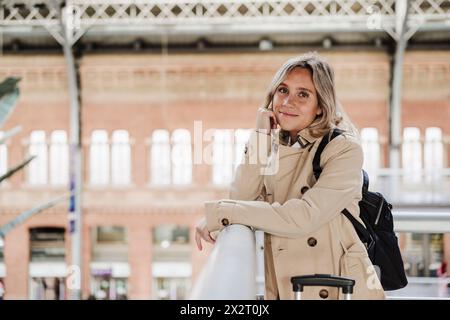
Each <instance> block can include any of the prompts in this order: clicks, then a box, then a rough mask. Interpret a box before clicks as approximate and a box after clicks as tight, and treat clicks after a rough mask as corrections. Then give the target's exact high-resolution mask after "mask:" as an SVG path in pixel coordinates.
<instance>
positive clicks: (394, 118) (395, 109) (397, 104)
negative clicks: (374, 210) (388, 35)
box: [389, 0, 408, 199]
mask: <svg viewBox="0 0 450 320" xmlns="http://www.w3.org/2000/svg"><path fill="white" fill-rule="evenodd" d="M395 11H396V19H397V20H396V35H397V39H396V41H397V44H396V49H395V56H394V61H393V70H392V84H391V103H390V145H389V167H390V168H391V170H392V172H393V175H392V176H391V179H392V180H391V192H392V197H393V198H394V199H395V198H396V193H397V189H398V188H397V184H398V179H399V175H398V172H399V169H400V146H401V136H402V134H401V132H402V113H401V108H402V104H401V100H402V80H403V57H404V54H405V49H406V43H407V39H406V37H405V31H406V22H407V19H408V1H407V0H401V1H396V3H395Z"/></svg>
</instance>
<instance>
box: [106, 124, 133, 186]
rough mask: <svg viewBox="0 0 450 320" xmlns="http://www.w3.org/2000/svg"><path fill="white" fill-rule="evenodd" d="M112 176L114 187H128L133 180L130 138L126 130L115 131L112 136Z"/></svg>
mask: <svg viewBox="0 0 450 320" xmlns="http://www.w3.org/2000/svg"><path fill="white" fill-rule="evenodd" d="M111 169H112V171H111V175H112V179H111V180H112V183H113V184H114V185H127V184H129V183H130V180H131V147H130V137H129V135H128V131H126V130H115V131H114V132H113V134H112V147H111Z"/></svg>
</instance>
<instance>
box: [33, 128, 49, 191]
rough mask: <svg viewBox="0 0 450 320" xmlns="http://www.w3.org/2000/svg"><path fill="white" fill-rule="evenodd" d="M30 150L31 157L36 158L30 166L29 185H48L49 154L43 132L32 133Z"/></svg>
mask: <svg viewBox="0 0 450 320" xmlns="http://www.w3.org/2000/svg"><path fill="white" fill-rule="evenodd" d="M29 148H30V149H29V153H30V155H35V156H36V158H35V159H33V160H32V161H31V162H30V164H29V165H28V170H29V171H28V173H29V174H28V183H29V184H30V185H43V184H47V176H48V154H47V143H46V141H45V132H44V131H43V130H36V131H32V132H31V135H30V146H29Z"/></svg>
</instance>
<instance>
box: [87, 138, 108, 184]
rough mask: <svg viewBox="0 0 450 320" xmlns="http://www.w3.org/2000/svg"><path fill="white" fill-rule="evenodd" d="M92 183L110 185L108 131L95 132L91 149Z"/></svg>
mask: <svg viewBox="0 0 450 320" xmlns="http://www.w3.org/2000/svg"><path fill="white" fill-rule="evenodd" d="M89 162H90V172H89V174H90V183H91V184H92V185H106V184H108V183H109V172H110V170H109V144H108V133H107V132H106V130H94V131H93V132H92V135H91V147H90V161H89Z"/></svg>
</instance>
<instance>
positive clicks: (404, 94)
mask: <svg viewBox="0 0 450 320" xmlns="http://www.w3.org/2000/svg"><path fill="white" fill-rule="evenodd" d="M311 50H315V51H318V52H319V53H320V54H321V55H323V56H324V57H325V58H327V60H328V61H329V62H330V63H331V64H332V66H333V67H334V69H335V73H336V85H337V94H338V99H339V100H340V102H341V103H342V105H343V106H344V109H345V111H346V112H347V113H348V114H349V116H350V118H351V119H352V120H353V122H354V123H355V125H356V126H357V127H358V129H359V132H360V135H361V140H362V144H363V148H364V153H365V162H364V167H365V169H366V170H367V171H368V172H369V175H370V177H371V189H372V190H376V191H380V192H382V193H383V194H384V195H385V196H386V198H387V199H388V200H389V201H390V202H391V203H392V204H393V206H394V216H395V219H396V220H395V228H396V231H397V232H398V235H399V240H400V246H401V249H402V255H403V258H404V263H405V268H406V271H407V274H408V276H409V280H410V285H409V286H408V287H407V288H405V289H402V290H399V291H398V292H393V293H392V295H393V296H398V297H402V296H403V297H410V296H420V297H424V298H426V297H449V291H448V290H449V289H448V286H447V284H448V273H447V272H446V268H447V267H446V266H447V264H448V263H449V262H450V178H449V177H450V169H449V163H450V162H449V161H450V159H449V158H450V149H449V141H450V139H449V137H450V125H449V123H450V86H449V83H450V1H438V0H435V1H419V0H413V1H404V0H402V1H392V0H383V1H351V0H345V1H300V0H297V1H289V0H276V1H275V0H273V1H272V0H264V1H263V0H248V1H244V0H240V1H239V0H236V1H235V0H205V1H201V0H200V1H199V0H197V1H194V0H170V1H162V0H158V1H137V0H136V1H126V0H102V1H98V0H96V1H84V0H73V1H51V0H49V1H32V0H30V1H7V0H2V1H0V83H1V85H0V110H1V116H2V119H1V121H2V122H1V127H0V130H1V144H0V176H1V177H0V179H1V180H0V183H1V184H0V297H3V298H5V299H69V298H82V299H185V298H187V297H188V294H189V291H190V290H191V288H192V286H193V284H194V283H195V281H196V279H197V278H198V275H199V273H200V272H201V270H202V266H203V265H204V264H205V262H206V261H207V259H208V254H209V253H210V252H211V250H212V247H211V246H210V245H207V248H206V250H204V251H201V252H200V251H198V250H197V249H196V246H195V240H194V227H195V224H196V222H197V221H198V219H199V218H201V217H202V216H203V202H204V201H206V200H214V199H221V198H227V197H228V187H229V183H230V181H231V179H232V177H233V171H234V166H235V164H236V161H235V159H239V158H240V156H241V154H242V151H243V144H244V143H245V142H246V137H247V135H248V132H249V131H248V130H249V129H251V128H253V127H254V124H255V119H256V117H255V115H256V110H257V109H258V107H259V106H260V105H261V104H262V102H263V100H264V96H265V93H266V89H267V87H268V85H269V83H270V81H271V79H272V77H273V75H274V73H275V72H276V70H277V69H278V68H279V67H280V66H281V65H282V64H283V62H284V61H285V60H287V59H288V58H290V57H292V56H295V55H299V54H301V53H304V52H307V51H311ZM194 121H201V128H202V130H203V132H204V131H206V130H208V129H211V130H214V131H213V132H214V134H213V137H212V138H211V140H210V141H204V142H203V147H204V146H205V145H206V144H208V143H209V144H211V149H212V160H213V161H212V164H205V163H201V164H196V163H194V160H193V154H194V148H195V144H196V143H197V142H196V141H198V139H200V140H201V139H202V134H203V132H201V133H200V134H199V137H200V138H199V137H196V135H195V132H194ZM32 156H35V157H34V158H30V157H32ZM68 192H72V193H71V194H69V195H68ZM61 197H62V198H61ZM77 266H81V268H77ZM68 270H70V271H69V272H68ZM71 291H73V292H71Z"/></svg>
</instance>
